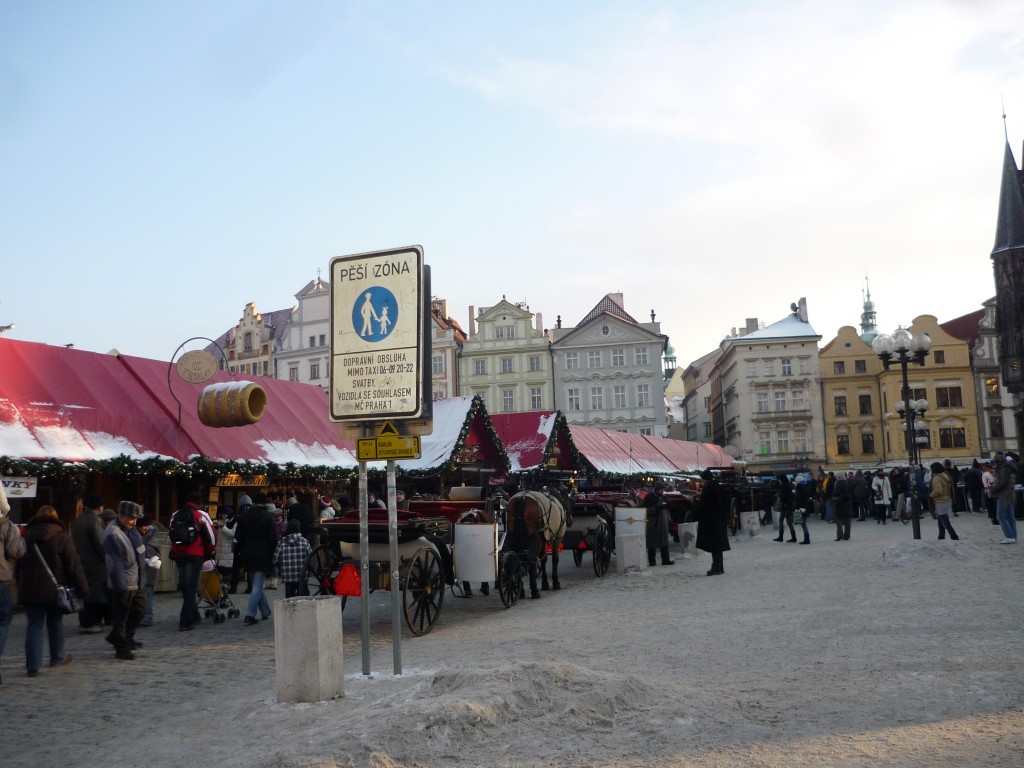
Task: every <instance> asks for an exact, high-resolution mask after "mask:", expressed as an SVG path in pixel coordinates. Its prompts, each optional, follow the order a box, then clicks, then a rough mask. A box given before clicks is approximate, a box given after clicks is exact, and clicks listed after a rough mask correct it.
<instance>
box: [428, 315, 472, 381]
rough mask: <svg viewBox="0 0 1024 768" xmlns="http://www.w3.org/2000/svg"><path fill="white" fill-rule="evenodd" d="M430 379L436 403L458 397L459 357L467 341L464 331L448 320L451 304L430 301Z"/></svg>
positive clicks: (450, 319) (453, 321)
mask: <svg viewBox="0 0 1024 768" xmlns="http://www.w3.org/2000/svg"><path fill="white" fill-rule="evenodd" d="M430 321H431V322H430V331H431V338H430V375H431V392H432V398H433V399H434V400H444V399H445V398H448V397H454V396H456V395H458V393H459V354H460V352H461V351H462V347H463V345H464V344H465V343H466V341H467V340H468V337H467V336H466V333H465V331H463V330H462V327H461V326H460V325H459V324H458V323H457V322H456V321H455V320H453V319H452V318H450V317H449V316H448V302H447V301H446V300H444V299H439V298H436V297H435V298H432V299H431V301H430Z"/></svg>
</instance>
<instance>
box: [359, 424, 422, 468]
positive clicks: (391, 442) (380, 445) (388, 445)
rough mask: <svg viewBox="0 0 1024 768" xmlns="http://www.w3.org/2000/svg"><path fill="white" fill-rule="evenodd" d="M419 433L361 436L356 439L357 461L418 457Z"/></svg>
mask: <svg viewBox="0 0 1024 768" xmlns="http://www.w3.org/2000/svg"><path fill="white" fill-rule="evenodd" d="M381 431H382V432H383V430H381ZM419 457H420V438H419V435H383V434H382V435H381V436H380V437H361V438H359V439H358V440H357V441H356V458H357V459H359V461H385V460H388V459H418V458H419Z"/></svg>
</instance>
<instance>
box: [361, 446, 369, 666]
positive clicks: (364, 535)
mask: <svg viewBox="0 0 1024 768" xmlns="http://www.w3.org/2000/svg"><path fill="white" fill-rule="evenodd" d="M366 486H367V478H366V462H365V461H360V462H359V573H360V575H361V576H362V578H361V579H360V582H361V587H360V590H359V610H360V617H361V620H362V625H363V674H364V675H366V676H367V677H369V676H370V529H369V526H368V525H367V512H366V504H367V500H366Z"/></svg>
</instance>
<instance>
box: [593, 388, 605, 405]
mask: <svg viewBox="0 0 1024 768" xmlns="http://www.w3.org/2000/svg"><path fill="white" fill-rule="evenodd" d="M603 408H604V387H591V388H590V410H592V411H600V410H602V409H603Z"/></svg>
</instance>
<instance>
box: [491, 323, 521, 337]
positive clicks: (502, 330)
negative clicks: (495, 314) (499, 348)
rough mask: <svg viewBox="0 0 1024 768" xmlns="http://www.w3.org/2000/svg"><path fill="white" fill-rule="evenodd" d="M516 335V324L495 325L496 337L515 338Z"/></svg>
mask: <svg viewBox="0 0 1024 768" xmlns="http://www.w3.org/2000/svg"><path fill="white" fill-rule="evenodd" d="M515 337H516V327H515V326H514V325H496V326H494V338H496V339H514V338H515Z"/></svg>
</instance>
